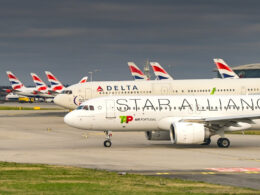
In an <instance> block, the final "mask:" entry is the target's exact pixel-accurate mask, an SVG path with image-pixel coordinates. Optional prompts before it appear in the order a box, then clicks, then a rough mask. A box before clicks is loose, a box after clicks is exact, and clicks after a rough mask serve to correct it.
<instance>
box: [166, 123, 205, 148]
mask: <svg viewBox="0 0 260 195" xmlns="http://www.w3.org/2000/svg"><path fill="white" fill-rule="evenodd" d="M206 131H209V130H208V129H206V128H205V127H204V125H203V124H200V123H190V122H176V123H173V126H172V127H171V134H170V136H172V139H171V140H172V141H173V142H174V143H175V144H201V143H203V142H204V139H205V138H207V137H208V135H209V132H206Z"/></svg>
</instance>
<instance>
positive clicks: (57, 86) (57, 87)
mask: <svg viewBox="0 0 260 195" xmlns="http://www.w3.org/2000/svg"><path fill="white" fill-rule="evenodd" d="M45 74H46V76H47V79H48V81H49V82H50V84H51V90H52V91H53V92H57V93H59V92H61V91H62V90H63V89H64V86H63V85H62V83H61V82H60V81H59V80H58V79H57V78H56V77H55V76H54V75H53V74H52V73H51V72H49V71H45Z"/></svg>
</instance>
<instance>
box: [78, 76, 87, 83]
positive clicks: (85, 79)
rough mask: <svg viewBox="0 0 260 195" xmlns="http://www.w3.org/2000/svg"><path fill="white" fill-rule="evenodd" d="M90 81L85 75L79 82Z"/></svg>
mask: <svg viewBox="0 0 260 195" xmlns="http://www.w3.org/2000/svg"><path fill="white" fill-rule="evenodd" d="M87 81H88V77H83V78H82V79H81V80H80V81H79V83H86V82H87Z"/></svg>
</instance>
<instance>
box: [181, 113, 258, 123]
mask: <svg viewBox="0 0 260 195" xmlns="http://www.w3.org/2000/svg"><path fill="white" fill-rule="evenodd" d="M252 119H260V114H252V115H237V116H225V117H223V116H221V117H207V118H185V119H182V120H181V121H187V122H204V123H219V122H225V121H241V120H243V121H244V120H252Z"/></svg>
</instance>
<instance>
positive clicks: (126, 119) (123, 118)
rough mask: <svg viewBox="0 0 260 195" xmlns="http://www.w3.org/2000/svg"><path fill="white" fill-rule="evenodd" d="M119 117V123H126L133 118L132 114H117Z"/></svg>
mask: <svg viewBox="0 0 260 195" xmlns="http://www.w3.org/2000/svg"><path fill="white" fill-rule="evenodd" d="M119 118H120V119H121V123H128V122H131V121H133V120H134V117H132V116H119Z"/></svg>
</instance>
